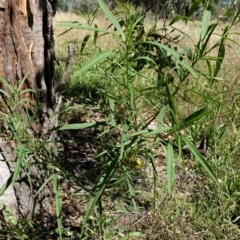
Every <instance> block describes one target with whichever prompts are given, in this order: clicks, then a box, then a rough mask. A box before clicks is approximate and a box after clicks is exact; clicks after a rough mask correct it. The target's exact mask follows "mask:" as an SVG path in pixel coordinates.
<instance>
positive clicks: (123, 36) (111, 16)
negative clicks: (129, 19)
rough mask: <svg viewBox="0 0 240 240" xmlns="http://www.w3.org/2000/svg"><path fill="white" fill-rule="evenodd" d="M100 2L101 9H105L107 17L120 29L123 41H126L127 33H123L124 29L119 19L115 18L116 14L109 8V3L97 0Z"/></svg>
mask: <svg viewBox="0 0 240 240" xmlns="http://www.w3.org/2000/svg"><path fill="white" fill-rule="evenodd" d="M97 1H98V3H99V6H100V7H101V9H102V10H103V12H104V13H105V14H106V16H107V18H108V19H109V21H110V22H111V23H112V24H113V26H114V27H115V28H116V29H117V30H118V31H119V33H120V35H121V37H122V39H123V41H125V35H124V33H123V30H122V28H121V26H120V24H119V22H118V21H117V19H116V18H115V16H114V15H113V14H112V12H111V11H110V10H109V8H108V7H107V5H106V4H105V3H104V2H103V1H102V0H97Z"/></svg>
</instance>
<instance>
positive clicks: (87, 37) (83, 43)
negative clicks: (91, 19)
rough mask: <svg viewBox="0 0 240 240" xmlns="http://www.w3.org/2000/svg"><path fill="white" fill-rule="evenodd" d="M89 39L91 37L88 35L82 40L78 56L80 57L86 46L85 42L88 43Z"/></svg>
mask: <svg viewBox="0 0 240 240" xmlns="http://www.w3.org/2000/svg"><path fill="white" fill-rule="evenodd" d="M90 37H91V35H90V34H88V35H86V36H85V37H84V38H83V41H82V45H81V49H80V54H81V55H82V53H83V50H84V48H85V46H86V44H87V42H88V40H89V38H90Z"/></svg>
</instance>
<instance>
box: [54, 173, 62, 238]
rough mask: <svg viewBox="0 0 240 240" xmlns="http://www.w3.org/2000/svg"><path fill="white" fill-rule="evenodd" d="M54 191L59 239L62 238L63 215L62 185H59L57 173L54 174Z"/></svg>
mask: <svg viewBox="0 0 240 240" xmlns="http://www.w3.org/2000/svg"><path fill="white" fill-rule="evenodd" d="M53 191H54V194H55V205H56V216H57V225H58V234H59V239H60V240H62V217H61V212H62V198H61V191H60V186H59V180H58V175H57V174H56V173H55V174H53Z"/></svg>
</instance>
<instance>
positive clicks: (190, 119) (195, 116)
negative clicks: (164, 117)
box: [169, 108, 209, 134]
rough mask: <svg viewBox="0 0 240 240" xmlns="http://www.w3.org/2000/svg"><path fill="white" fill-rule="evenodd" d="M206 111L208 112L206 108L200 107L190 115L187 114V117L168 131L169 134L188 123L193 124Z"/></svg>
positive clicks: (203, 115)
mask: <svg viewBox="0 0 240 240" xmlns="http://www.w3.org/2000/svg"><path fill="white" fill-rule="evenodd" d="M208 113H209V112H208V109H207V108H202V109H200V110H198V111H196V112H194V113H192V114H191V115H189V116H188V117H186V118H185V119H183V120H182V121H181V122H180V123H178V124H177V126H176V127H174V128H173V129H171V130H170V131H169V134H173V133H174V132H176V131H179V130H181V129H183V128H186V127H188V126H189V125H191V124H193V123H194V122H196V121H198V120H200V119H201V118H203V117H205V116H206V115H207V114H208Z"/></svg>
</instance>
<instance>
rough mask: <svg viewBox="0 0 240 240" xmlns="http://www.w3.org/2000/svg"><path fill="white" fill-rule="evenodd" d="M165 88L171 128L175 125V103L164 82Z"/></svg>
mask: <svg viewBox="0 0 240 240" xmlns="http://www.w3.org/2000/svg"><path fill="white" fill-rule="evenodd" d="M165 86H166V94H167V97H168V102H169V107H170V110H171V111H170V114H171V116H172V119H171V120H172V126H174V125H175V123H176V108H175V103H174V101H173V97H172V94H171V91H170V89H169V86H168V83H167V82H166V84H165Z"/></svg>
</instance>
